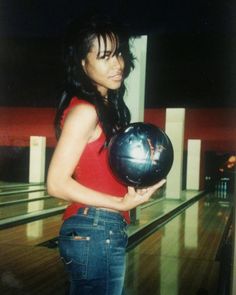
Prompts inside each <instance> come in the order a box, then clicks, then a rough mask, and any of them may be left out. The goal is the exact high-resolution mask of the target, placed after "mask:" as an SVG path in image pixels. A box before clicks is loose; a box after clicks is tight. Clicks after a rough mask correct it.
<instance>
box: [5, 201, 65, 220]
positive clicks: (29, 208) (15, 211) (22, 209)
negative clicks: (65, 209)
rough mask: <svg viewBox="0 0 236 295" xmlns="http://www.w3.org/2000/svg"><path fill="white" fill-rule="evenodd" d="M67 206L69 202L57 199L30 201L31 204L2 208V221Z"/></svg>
mask: <svg viewBox="0 0 236 295" xmlns="http://www.w3.org/2000/svg"><path fill="white" fill-rule="evenodd" d="M66 204H68V202H66V201H64V200H60V199H57V198H49V199H48V198H47V199H43V200H38V201H36V200H30V201H29V202H23V203H18V204H15V205H9V206H4V207H0V219H4V218H10V217H15V216H19V215H24V214H28V213H32V212H37V211H42V210H44V209H50V208H56V207H60V206H63V205H66Z"/></svg>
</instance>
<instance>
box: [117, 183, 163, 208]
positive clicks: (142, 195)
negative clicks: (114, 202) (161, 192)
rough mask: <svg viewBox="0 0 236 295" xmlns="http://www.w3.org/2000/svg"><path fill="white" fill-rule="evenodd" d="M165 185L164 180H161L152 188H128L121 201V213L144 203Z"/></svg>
mask: <svg viewBox="0 0 236 295" xmlns="http://www.w3.org/2000/svg"><path fill="white" fill-rule="evenodd" d="M165 183H166V180H165V179H162V180H161V181H159V182H158V183H156V184H154V185H153V186H149V187H147V188H142V189H135V188H134V187H131V186H129V187H128V192H127V194H126V195H125V196H124V198H123V199H122V201H121V206H122V211H128V210H131V209H133V208H135V207H137V206H139V205H141V204H143V203H146V202H147V201H148V200H149V199H150V197H151V196H152V195H153V193H154V192H155V191H156V190H158V189H159V188H160V187H162V186H163V185H164V184H165Z"/></svg>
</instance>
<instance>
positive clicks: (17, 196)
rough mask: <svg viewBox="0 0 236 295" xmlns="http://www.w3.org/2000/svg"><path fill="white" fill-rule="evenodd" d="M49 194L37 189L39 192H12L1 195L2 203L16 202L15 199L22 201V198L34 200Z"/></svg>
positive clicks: (0, 200)
mask: <svg viewBox="0 0 236 295" xmlns="http://www.w3.org/2000/svg"><path fill="white" fill-rule="evenodd" d="M45 196H48V193H47V192H46V191H45V190H44V191H37V192H27V193H18V194H11V195H4V194H3V195H0V204H4V203H8V202H14V201H19V202H20V201H22V200H28V201H30V200H33V199H36V198H41V197H45Z"/></svg>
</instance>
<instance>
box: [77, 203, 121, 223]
mask: <svg viewBox="0 0 236 295" xmlns="http://www.w3.org/2000/svg"><path fill="white" fill-rule="evenodd" d="M78 214H82V215H86V216H88V217H91V218H99V219H100V220H101V219H103V220H104V221H106V220H107V221H117V222H118V221H119V222H120V221H123V222H125V223H126V224H127V222H126V220H125V219H124V217H123V216H122V215H121V214H120V213H119V212H113V211H108V210H106V209H100V208H95V207H83V208H79V209H78Z"/></svg>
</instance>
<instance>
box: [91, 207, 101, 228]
mask: <svg viewBox="0 0 236 295" xmlns="http://www.w3.org/2000/svg"><path fill="white" fill-rule="evenodd" d="M99 213H100V212H99V210H98V209H95V214H94V221H93V225H94V226H97V225H98V219H99Z"/></svg>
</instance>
